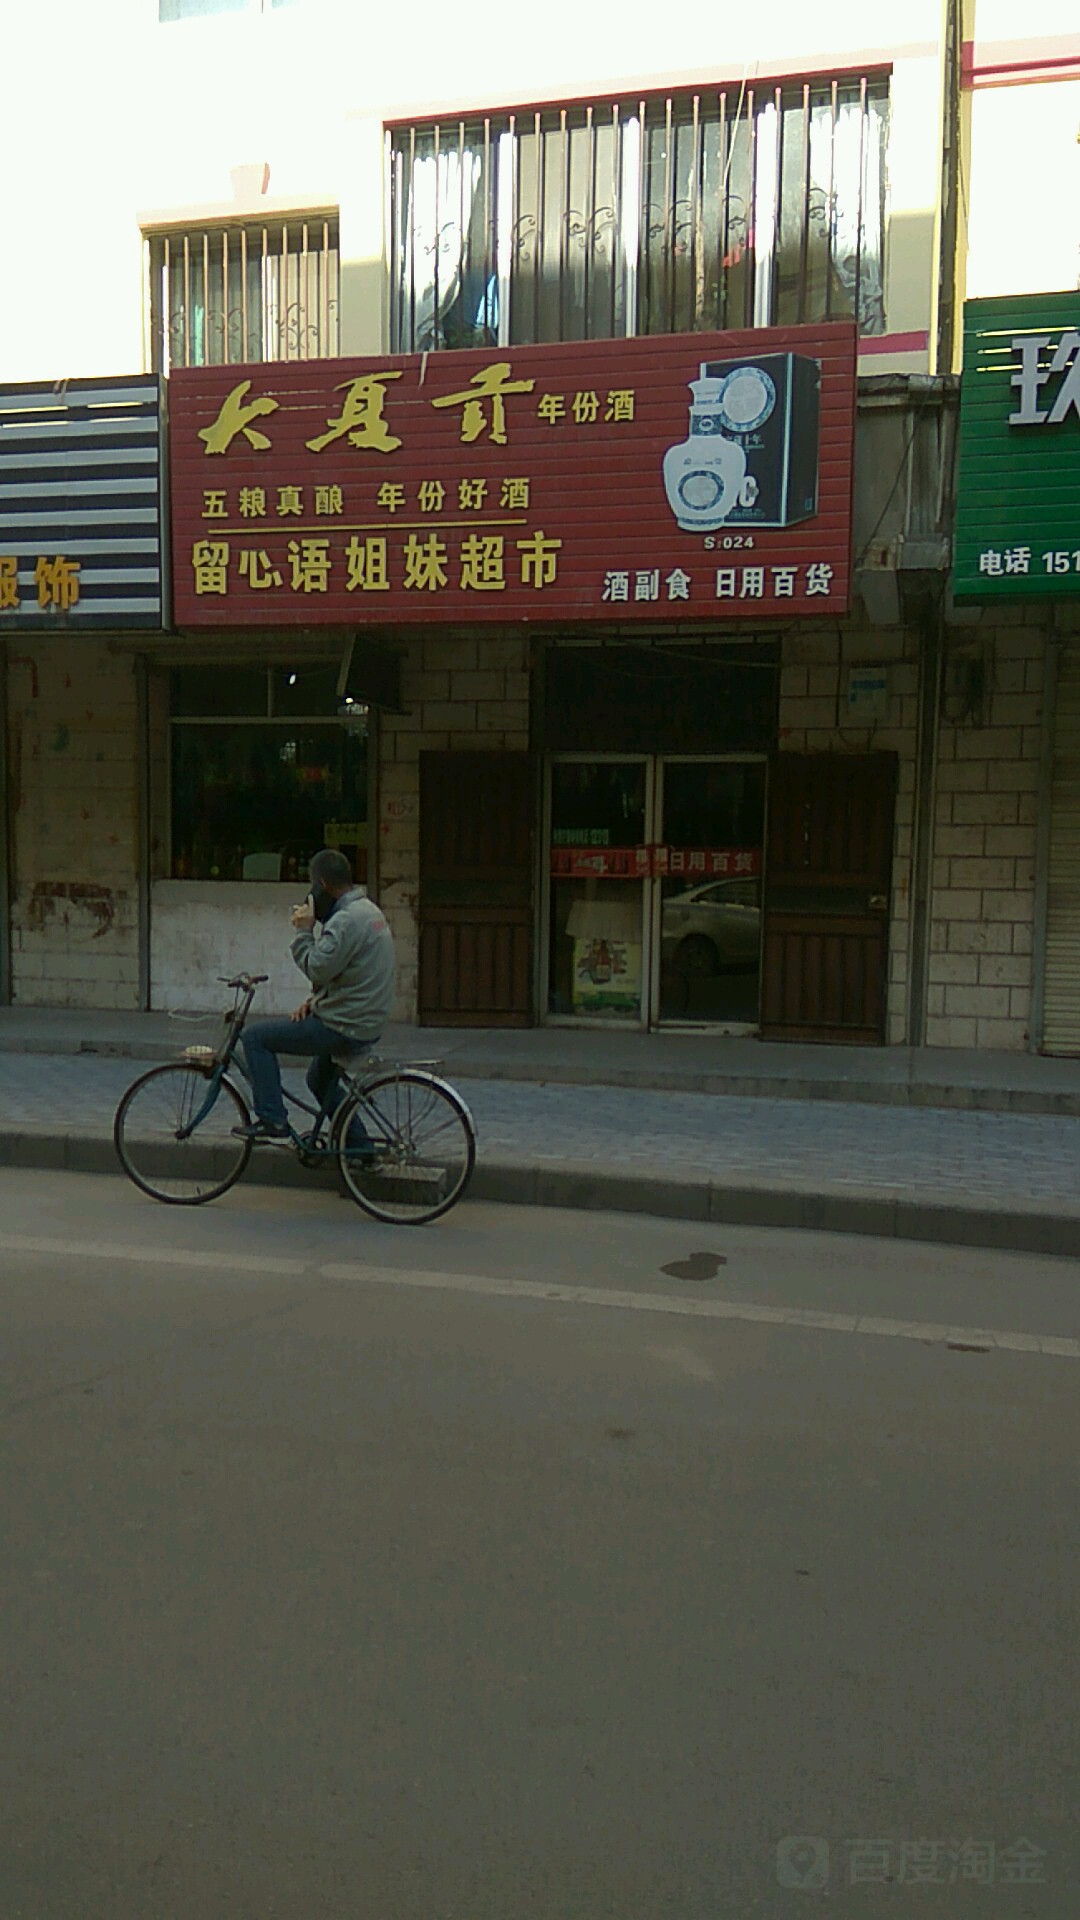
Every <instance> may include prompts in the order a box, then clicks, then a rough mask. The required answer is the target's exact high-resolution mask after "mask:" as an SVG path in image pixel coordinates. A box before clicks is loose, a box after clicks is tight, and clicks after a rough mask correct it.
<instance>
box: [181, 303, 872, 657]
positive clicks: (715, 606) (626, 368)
mask: <svg viewBox="0 0 1080 1920" xmlns="http://www.w3.org/2000/svg"><path fill="white" fill-rule="evenodd" d="M855 348H856V337H855V329H854V327H853V326H852V325H851V324H850V323H848V322H835V323H830V324H828V325H823V326H817V327H786V328H772V329H768V330H759V331H752V330H751V331H739V332H730V333H711V334H710V333H702V334H670V335H664V336H658V337H653V338H644V339H635V340H605V341H596V340H586V341H580V342H577V343H573V344H561V345H558V346H546V347H521V348H518V347H505V348H496V347H491V348H485V349H483V350H480V351H475V350H470V351H468V352H454V353H430V354H424V355H420V354H414V355H407V354H397V355H393V354H390V355H387V356H385V357H384V358H379V359H366V360H306V361H293V362H288V363H273V364H259V365H250V366H227V367H197V368H196V367H191V368H183V369H180V370H179V371H177V372H176V373H174V374H173V375H172V376H171V377H170V380H169V419H170V429H169V446H170V478H171V492H172V533H173V559H174V599H175V617H176V621H177V623H178V625H179V626H181V627H209V626H213V627H229V626H260V625H267V626H282V625H285V626H288V625H297V626H301V625H302V626H305V627H311V626H314V625H324V626H326V625H342V624H346V623H347V624H349V625H354V626H355V625H358V624H359V625H362V624H364V623H365V622H370V623H376V622H377V623H379V624H380V625H386V624H387V623H388V622H394V621H410V622H419V621H423V622H424V623H425V624H426V623H428V622H430V621H433V620H434V621H441V620H447V621H458V622H460V621H462V620H467V621H470V622H472V621H482V620H499V621H514V620H563V619H566V618H567V617H568V616H573V617H574V618H575V619H581V618H585V619H588V618H592V619H597V620H612V619H615V620H619V621H627V620H648V621H652V622H653V623H654V624H655V623H656V622H657V621H658V620H660V621H663V620H693V619H708V620H711V621H716V620H717V619H721V620H724V621H728V620H739V619H742V620H760V619H761V617H762V615H763V614H766V615H768V616H769V617H772V618H778V617H784V616H788V617H794V616H798V617H800V618H802V617H805V616H806V615H808V614H815V613H816V614H822V615H825V616H827V617H830V618H832V617H834V616H835V615H837V614H840V613H844V612H845V611H846V609H847V606H848V599H849V571H850V545H851V460H852V442H853V430H854V408H855Z"/></svg>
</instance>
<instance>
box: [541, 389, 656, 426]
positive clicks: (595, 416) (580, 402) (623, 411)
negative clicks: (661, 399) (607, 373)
mask: <svg viewBox="0 0 1080 1920" xmlns="http://www.w3.org/2000/svg"><path fill="white" fill-rule="evenodd" d="M636 397H637V396H636V394H635V393H634V390H633V388H632V387H617V388H612V389H611V391H610V392H609V393H608V395H607V398H606V401H601V398H600V395H599V394H598V393H594V392H593V391H592V389H591V388H585V389H583V390H582V391H581V392H579V393H575V394H574V396H573V398H572V400H571V402H570V413H571V414H572V415H573V419H574V424H575V426H578V427H592V426H595V425H596V423H597V421H603V422H604V424H605V425H609V424H614V425H616V426H617V425H619V424H620V423H625V422H627V421H630V420H633V418H634V403H635V400H636ZM536 417H537V419H538V420H546V421H547V423H548V426H549V427H553V426H555V425H556V423H557V422H558V421H560V420H565V419H566V418H567V417H568V416H567V407H566V395H565V394H562V393H542V394H541V395H540V398H539V399H538V400H537V402H536Z"/></svg>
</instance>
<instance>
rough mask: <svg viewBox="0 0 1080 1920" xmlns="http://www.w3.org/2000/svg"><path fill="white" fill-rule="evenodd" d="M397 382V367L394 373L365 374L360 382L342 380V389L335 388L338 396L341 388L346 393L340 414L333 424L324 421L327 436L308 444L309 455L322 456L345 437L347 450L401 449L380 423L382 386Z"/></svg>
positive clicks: (369, 451) (386, 427)
mask: <svg viewBox="0 0 1080 1920" xmlns="http://www.w3.org/2000/svg"><path fill="white" fill-rule="evenodd" d="M400 379H401V369H400V367H399V368H396V369H393V370H391V369H389V368H388V369H387V371H386V372H385V373H366V374H364V375H363V376H362V378H361V379H359V380H343V381H342V382H341V386H339V387H337V388H335V392H338V393H340V392H341V391H342V388H344V391H345V398H344V400H343V401H342V403H341V412H340V413H339V415H338V417H337V419H336V420H328V421H327V423H326V424H327V428H328V431H327V432H326V433H321V434H320V435H319V437H318V439H317V440H309V441H308V442H307V445H308V446H309V447H310V449H311V451H312V453H321V452H322V451H323V448H324V447H329V446H331V445H332V444H333V442H334V441H335V440H341V439H343V438H344V437H345V435H348V439H349V445H350V446H352V447H360V448H361V449H362V450H363V451H364V452H368V453H393V452H394V450H395V448H397V447H400V445H401V441H400V440H399V439H398V437H397V435H396V434H393V433H391V431H390V428H389V426H388V425H387V423H386V421H385V420H384V419H383V405H384V403H385V400H386V389H385V388H384V386H383V384H382V383H383V381H384V380H400Z"/></svg>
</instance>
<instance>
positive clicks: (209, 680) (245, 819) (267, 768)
mask: <svg viewBox="0 0 1080 1920" xmlns="http://www.w3.org/2000/svg"><path fill="white" fill-rule="evenodd" d="M337 676H338V668H337V666H336V665H333V666H329V665H326V666H324V665H312V664H311V663H308V664H306V665H305V664H302V665H300V666H298V667H297V668H295V669H292V668H286V667H270V668H266V667H215V668H210V667H180V668H177V669H176V670H175V671H174V672H173V673H172V674H170V676H169V680H170V685H169V696H170V700H169V704H170V716H171V718H170V735H171V740H170V824H171V836H170V837H171V872H172V875H173V878H174V879H177V880H233V881H236V880H301V881H302V880H305V879H306V878H307V868H308V862H309V860H310V859H311V856H312V854H313V853H316V852H317V851H318V849H319V848H320V847H325V846H336V847H340V848H341V850H342V852H343V853H345V854H346V855H347V856H348V858H349V859H350V860H351V861H352V864H353V872H354V874H355V875H356V878H357V880H358V881H360V882H361V883H362V882H363V881H365V880H366V878H367V811H368V810H367V775H368V742H367V728H366V725H365V724H364V723H363V721H362V720H361V721H359V722H357V721H353V720H350V721H345V722H343V721H341V720H338V719H335V718H331V717H330V716H332V715H334V714H335V713H336V711H337V695H336V685H337Z"/></svg>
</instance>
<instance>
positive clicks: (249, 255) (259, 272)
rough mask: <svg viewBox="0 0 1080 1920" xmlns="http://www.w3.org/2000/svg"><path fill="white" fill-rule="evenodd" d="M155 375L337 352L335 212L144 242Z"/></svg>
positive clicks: (164, 235)
mask: <svg viewBox="0 0 1080 1920" xmlns="http://www.w3.org/2000/svg"><path fill="white" fill-rule="evenodd" d="M146 255H147V275H148V282H149V294H148V318H149V333H150V340H149V357H150V366H151V370H152V371H153V372H155V373H168V372H169V371H170V370H171V369H172V368H173V367H205V366H221V365H227V364H229V363H230V362H233V361H247V360H314V359H323V358H326V357H327V356H330V355H333V354H336V353H337V351H338V290H339V260H338V222H337V218H336V216H333V215H322V214H318V215H309V216H308V217H307V218H306V219H301V218H297V219H294V220H278V221H273V222H265V223H260V224H258V225H255V224H246V225H236V226H216V227H205V228H199V229H193V230H188V231H186V232H185V231H174V230H166V231H163V232H160V233H150V234H147V235H146Z"/></svg>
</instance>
